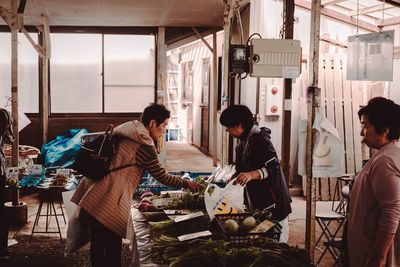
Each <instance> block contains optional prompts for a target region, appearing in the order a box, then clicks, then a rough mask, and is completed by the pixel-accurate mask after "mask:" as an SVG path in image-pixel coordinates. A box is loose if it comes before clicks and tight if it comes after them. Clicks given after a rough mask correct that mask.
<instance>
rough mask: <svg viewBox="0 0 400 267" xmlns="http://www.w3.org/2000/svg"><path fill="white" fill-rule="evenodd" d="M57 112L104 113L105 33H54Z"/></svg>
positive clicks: (53, 97) (52, 68) (53, 82)
mask: <svg viewBox="0 0 400 267" xmlns="http://www.w3.org/2000/svg"><path fill="white" fill-rule="evenodd" d="M50 38H51V53H52V57H51V61H50V94H51V95H50V97H51V112H53V113H94V112H102V77H101V72H102V36H101V34H51V35H50Z"/></svg>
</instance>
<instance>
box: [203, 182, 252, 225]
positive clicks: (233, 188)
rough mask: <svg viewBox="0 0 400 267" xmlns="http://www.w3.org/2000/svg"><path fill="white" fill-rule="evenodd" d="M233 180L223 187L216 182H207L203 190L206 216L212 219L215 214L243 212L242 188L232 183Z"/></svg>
mask: <svg viewBox="0 0 400 267" xmlns="http://www.w3.org/2000/svg"><path fill="white" fill-rule="evenodd" d="M233 182H234V180H232V181H231V182H230V183H228V184H227V185H226V186H225V187H224V188H221V187H219V186H218V185H216V184H213V183H210V184H208V186H207V188H206V190H205V191H204V201H205V204H206V210H207V213H208V216H210V219H211V220H212V219H213V218H214V216H215V214H232V213H240V212H243V190H244V187H243V186H241V185H240V184H233Z"/></svg>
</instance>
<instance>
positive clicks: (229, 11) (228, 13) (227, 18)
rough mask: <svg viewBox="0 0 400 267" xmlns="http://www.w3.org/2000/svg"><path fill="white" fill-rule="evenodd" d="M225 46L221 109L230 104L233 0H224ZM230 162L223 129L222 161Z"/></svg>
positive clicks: (226, 136)
mask: <svg viewBox="0 0 400 267" xmlns="http://www.w3.org/2000/svg"><path fill="white" fill-rule="evenodd" d="M224 3H225V10H224V47H223V53H222V105H221V110H224V109H226V108H227V106H228V95H229V94H228V87H229V47H230V36H231V22H232V17H233V5H232V0H224ZM227 163H228V134H227V133H226V132H225V131H224V130H223V131H222V162H221V165H222V166H224V165H226V164H227Z"/></svg>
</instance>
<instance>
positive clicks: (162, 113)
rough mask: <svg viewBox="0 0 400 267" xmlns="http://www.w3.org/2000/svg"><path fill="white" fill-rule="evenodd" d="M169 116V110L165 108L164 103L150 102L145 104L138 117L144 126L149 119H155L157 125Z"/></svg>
mask: <svg viewBox="0 0 400 267" xmlns="http://www.w3.org/2000/svg"><path fill="white" fill-rule="evenodd" d="M170 117H171V112H170V111H169V110H168V109H166V108H165V106H164V105H160V104H156V103H153V104H150V105H149V106H147V107H146V108H145V109H144V110H143V113H142V117H141V118H140V119H141V121H142V123H143V124H144V126H148V125H149V124H150V121H151V120H155V121H156V123H157V126H159V125H160V124H161V123H163V122H164V121H165V120H166V119H169V118H170Z"/></svg>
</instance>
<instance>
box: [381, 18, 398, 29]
mask: <svg viewBox="0 0 400 267" xmlns="http://www.w3.org/2000/svg"><path fill="white" fill-rule="evenodd" d="M397 24H400V17H394V18H391V19H384V20H383V23H382V20H381V19H377V20H376V25H379V26H380V27H387V26H392V25H397Z"/></svg>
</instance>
